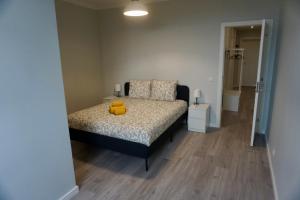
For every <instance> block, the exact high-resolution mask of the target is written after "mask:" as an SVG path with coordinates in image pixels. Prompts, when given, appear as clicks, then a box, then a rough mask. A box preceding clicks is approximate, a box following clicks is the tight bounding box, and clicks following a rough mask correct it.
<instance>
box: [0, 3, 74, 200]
mask: <svg viewBox="0 0 300 200" xmlns="http://www.w3.org/2000/svg"><path fill="white" fill-rule="evenodd" d="M0 27H1V28H0V44H1V45H0V70H1V72H0V110H1V111H0V138H1V139H0V159H1V160H0V199H1V200H20V199H22V200H57V199H59V198H60V197H61V196H63V195H64V194H66V193H67V192H69V191H70V190H71V189H72V188H74V187H75V176H74V168H73V162H72V155H71V147H70V139H69V134H68V126H67V116H66V107H65V99H64V89H63V82H62V74H61V64H60V56H59V48H58V36H57V29H56V19H55V9H54V2H53V1H52V0H43V1H40V0H26V1H19V0H0Z"/></svg>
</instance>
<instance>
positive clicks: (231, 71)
mask: <svg viewBox="0 0 300 200" xmlns="http://www.w3.org/2000/svg"><path fill="white" fill-rule="evenodd" d="M267 21H268V23H267ZM270 22H271V21H270V20H258V21H246V22H233V23H223V24H222V26H221V44H220V47H221V48H220V66H219V67H220V76H219V86H218V104H217V112H218V113H217V123H218V126H219V127H221V126H222V124H223V123H222V114H223V112H233V113H234V112H235V113H236V114H237V115H238V116H240V117H242V116H248V117H247V120H248V122H249V124H250V125H251V133H249V138H250V145H251V146H253V143H254V137H255V134H256V132H258V127H259V120H258V118H259V117H261V113H262V110H263V107H264V105H265V104H266V103H268V102H266V98H265V97H266V94H265V92H264V91H263V86H264V85H265V80H266V79H265V78H264V73H265V72H266V71H267V70H266V69H267V68H268V67H269V66H268V65H269V48H270V43H271V42H270V41H271V40H270V37H268V36H270V35H269V34H270V33H271V28H272V26H271V25H272V23H270ZM266 37H268V38H266ZM271 78H272V77H271ZM243 101H246V102H243ZM245 105H247V106H246V107H245ZM243 112H244V113H243ZM264 117H268V116H264ZM224 123H226V121H225V120H224Z"/></svg>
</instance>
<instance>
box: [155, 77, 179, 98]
mask: <svg viewBox="0 0 300 200" xmlns="http://www.w3.org/2000/svg"><path fill="white" fill-rule="evenodd" d="M177 83H178V81H173V80H172V81H171V80H170V81H165V80H163V81H161V80H153V81H152V89H151V99H153V100H161V101H175V100H176V95H177V92H176V89H177Z"/></svg>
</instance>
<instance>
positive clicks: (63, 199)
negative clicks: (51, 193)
mask: <svg viewBox="0 0 300 200" xmlns="http://www.w3.org/2000/svg"><path fill="white" fill-rule="evenodd" d="M78 192H79V187H78V186H77V185H76V186H75V187H73V188H72V189H71V190H70V191H69V192H67V193H66V194H64V195H63V196H62V197H60V198H59V199H58V200H70V199H72V198H73V197H74V196H75V195H76V194H78Z"/></svg>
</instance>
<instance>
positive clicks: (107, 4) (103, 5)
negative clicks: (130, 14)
mask: <svg viewBox="0 0 300 200" xmlns="http://www.w3.org/2000/svg"><path fill="white" fill-rule="evenodd" d="M65 1H66V2H69V3H73V4H77V5H80V6H83V7H87V8H92V9H98V10H101V9H109V8H117V7H123V6H125V5H127V4H128V2H130V0H65ZM141 1H142V2H144V3H152V2H159V1H168V0H141Z"/></svg>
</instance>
